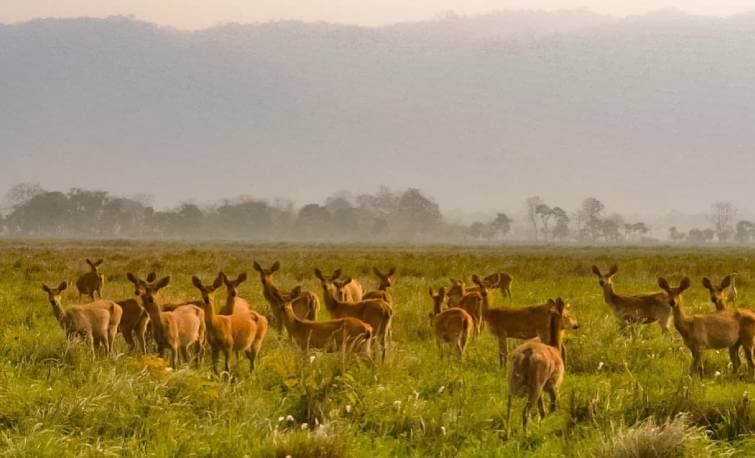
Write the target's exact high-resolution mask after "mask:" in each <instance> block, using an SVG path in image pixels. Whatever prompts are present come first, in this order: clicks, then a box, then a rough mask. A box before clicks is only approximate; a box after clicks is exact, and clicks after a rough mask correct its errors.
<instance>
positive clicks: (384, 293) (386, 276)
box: [362, 267, 396, 306]
mask: <svg viewBox="0 0 755 458" xmlns="http://www.w3.org/2000/svg"><path fill="white" fill-rule="evenodd" d="M372 273H374V274H375V276H377V277H378V278H379V279H380V284H379V285H378V287H377V290H375V291H370V292H368V293H365V294H364V296H363V297H362V299H382V300H384V301H385V302H387V303H389V304H391V306H393V298H392V297H391V293H389V292H388V288H390V287H391V286H393V280H392V278H391V277H393V276H394V275H395V274H396V268H395V267H391V268H390V269H388V271H387V272H386V273H382V272H381V271H380V269H378V268H377V267H373V268H372Z"/></svg>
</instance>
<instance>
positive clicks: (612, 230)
mask: <svg viewBox="0 0 755 458" xmlns="http://www.w3.org/2000/svg"><path fill="white" fill-rule="evenodd" d="M622 227H623V222H622V220H620V219H617V218H607V219H604V220H602V221H600V233H601V235H602V236H603V238H604V239H605V240H606V241H608V242H618V241H619V240H621V228H622Z"/></svg>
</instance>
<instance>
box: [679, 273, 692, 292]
mask: <svg viewBox="0 0 755 458" xmlns="http://www.w3.org/2000/svg"><path fill="white" fill-rule="evenodd" d="M689 284H690V283H689V277H684V278H682V281H681V283H679V292H680V293H681V292H682V291H686V290H688V289H689Z"/></svg>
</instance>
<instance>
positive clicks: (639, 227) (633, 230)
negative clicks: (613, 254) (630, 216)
mask: <svg viewBox="0 0 755 458" xmlns="http://www.w3.org/2000/svg"><path fill="white" fill-rule="evenodd" d="M648 232H650V230H649V229H648V227H647V226H646V225H645V223H642V222H638V223H624V238H625V239H626V240H631V239H632V238H633V237H634V236H635V235H639V236H644V235H646V234H647V233H648Z"/></svg>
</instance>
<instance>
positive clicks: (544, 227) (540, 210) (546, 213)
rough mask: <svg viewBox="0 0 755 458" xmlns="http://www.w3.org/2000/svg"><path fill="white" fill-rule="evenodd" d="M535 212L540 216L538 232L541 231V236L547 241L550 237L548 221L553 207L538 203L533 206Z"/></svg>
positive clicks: (551, 215)
mask: <svg viewBox="0 0 755 458" xmlns="http://www.w3.org/2000/svg"><path fill="white" fill-rule="evenodd" d="M535 214H536V215H537V216H539V217H540V223H541V225H540V232H542V234H543V238H544V239H545V241H546V242H547V241H548V239H549V238H550V227H549V226H548V222H549V221H550V219H551V218H552V217H553V209H552V208H550V207H549V206H547V205H545V204H540V205H538V206H537V207H536V208H535Z"/></svg>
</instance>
